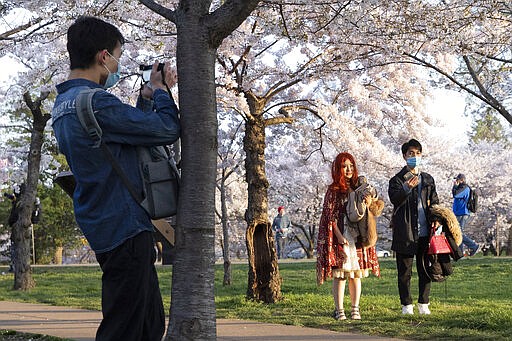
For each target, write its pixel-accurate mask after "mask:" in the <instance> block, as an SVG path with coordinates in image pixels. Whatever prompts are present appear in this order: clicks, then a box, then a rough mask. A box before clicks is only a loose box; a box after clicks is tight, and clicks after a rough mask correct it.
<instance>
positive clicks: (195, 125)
mask: <svg viewBox="0 0 512 341" xmlns="http://www.w3.org/2000/svg"><path fill="white" fill-rule="evenodd" d="M139 1H140V2H141V3H143V4H144V5H145V6H147V7H148V8H150V9H152V10H153V11H155V12H157V13H159V14H161V15H162V16H164V17H166V18H167V19H169V20H171V21H172V22H174V24H175V25H176V28H177V37H178V38H177V45H176V51H177V65H178V78H179V97H180V98H179V103H180V111H181V125H182V135H181V142H182V163H181V164H182V177H181V179H182V186H181V188H180V201H179V207H178V215H177V231H176V259H175V261H174V265H173V272H172V276H173V281H172V290H171V295H172V297H171V311H170V318H169V328H168V330H167V335H166V340H180V341H182V340H183V341H184V340H215V339H216V315H215V300H214V299H215V297H214V290H213V288H214V261H215V243H214V241H215V183H216V179H215V176H216V173H217V172H216V161H217V110H216V109H217V107H216V91H215V58H216V52H217V48H218V47H219V45H220V44H221V43H222V40H223V39H224V38H225V37H227V36H228V35H229V34H230V33H231V32H233V30H235V29H236V28H237V27H238V26H239V25H240V24H241V23H242V22H243V21H244V20H245V18H247V16H249V14H250V13H251V12H252V10H253V9H254V8H255V7H256V5H257V4H258V2H259V0H233V1H228V2H224V3H222V6H220V7H219V8H217V9H216V10H215V11H214V12H213V13H210V6H211V1H204V0H195V1H193V0H191V1H180V2H179V4H178V7H177V8H176V9H175V10H169V9H167V8H165V7H163V6H161V5H159V4H158V3H156V2H155V1H151V0H139Z"/></svg>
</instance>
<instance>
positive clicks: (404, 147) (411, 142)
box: [402, 139, 422, 155]
mask: <svg viewBox="0 0 512 341" xmlns="http://www.w3.org/2000/svg"><path fill="white" fill-rule="evenodd" d="M410 147H414V148H418V150H419V151H420V152H422V150H421V143H420V142H419V141H418V140H415V139H410V140H409V141H407V142H406V143H404V144H403V145H402V155H405V154H406V153H407V151H408V150H409V148H410Z"/></svg>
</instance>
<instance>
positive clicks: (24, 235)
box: [14, 92, 50, 290]
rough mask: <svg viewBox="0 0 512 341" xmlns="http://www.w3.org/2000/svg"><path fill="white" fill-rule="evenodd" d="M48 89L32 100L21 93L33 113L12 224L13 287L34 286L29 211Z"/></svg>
mask: <svg viewBox="0 0 512 341" xmlns="http://www.w3.org/2000/svg"><path fill="white" fill-rule="evenodd" d="M48 95H49V92H43V93H41V95H40V96H39V98H37V100H36V101H35V102H34V101H33V100H32V97H31V96H30V93H28V92H26V93H24V94H23V99H24V100H25V103H26V104H27V107H28V108H29V109H30V112H31V113H32V117H33V121H32V131H31V136H30V147H29V153H28V162H27V164H28V166H27V181H26V183H25V189H24V191H23V193H21V202H20V211H19V217H18V221H17V222H16V223H15V224H14V237H15V250H14V252H15V254H16V256H15V257H16V259H15V264H14V289H15V290H28V289H31V288H33V287H34V285H35V283H34V280H33V279H32V269H31V267H30V244H31V243H30V241H31V238H32V233H31V230H30V226H31V224H32V222H31V218H32V211H33V210H34V202H35V200H36V193H37V183H38V180H39V166H40V164H41V149H42V146H43V141H44V127H45V126H46V122H47V121H48V120H49V119H50V115H49V114H43V113H42V102H43V101H44V100H45V99H46V98H47V97H48Z"/></svg>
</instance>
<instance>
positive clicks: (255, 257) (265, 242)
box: [244, 98, 282, 303]
mask: <svg viewBox="0 0 512 341" xmlns="http://www.w3.org/2000/svg"><path fill="white" fill-rule="evenodd" d="M253 99H254V98H253ZM249 103H250V104H249V106H250V107H251V112H254V113H255V112H259V113H261V112H262V110H261V108H262V106H263V103H258V102H257V101H252V102H251V101H250V102H249ZM252 117H253V119H250V120H248V121H247V124H246V126H245V129H246V130H245V136H244V150H245V153H246V158H245V171H246V179H247V185H248V205H247V212H246V215H245V219H246V221H247V232H246V244H247V255H248V257H249V276H248V285H247V297H248V298H249V299H254V300H257V301H263V302H265V303H274V302H276V301H279V300H280V299H281V298H282V295H281V282H282V279H281V276H280V274H279V267H278V264H277V254H276V251H275V244H274V236H273V233H272V229H271V224H270V221H269V218H268V213H267V212H268V197H267V194H268V193H267V192H268V186H269V183H268V180H267V176H266V173H265V122H264V120H263V117H262V116H261V115H260V116H255V115H253V116H252Z"/></svg>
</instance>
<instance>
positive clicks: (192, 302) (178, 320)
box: [166, 12, 217, 340]
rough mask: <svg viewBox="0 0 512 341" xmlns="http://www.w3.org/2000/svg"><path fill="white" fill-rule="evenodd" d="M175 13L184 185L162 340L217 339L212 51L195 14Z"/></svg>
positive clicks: (213, 65) (215, 144) (213, 63)
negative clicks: (167, 322) (187, 15)
mask: <svg viewBox="0 0 512 341" xmlns="http://www.w3.org/2000/svg"><path fill="white" fill-rule="evenodd" d="M182 14H183V13H180V12H178V15H177V23H176V26H177V29H178V40H177V63H178V77H179V79H180V82H179V100H180V101H179V102H180V112H181V113H180V115H181V125H182V132H183V134H182V136H181V146H182V161H181V165H182V186H181V188H180V201H179V210H178V216H177V229H176V245H175V247H176V258H175V261H174V263H173V272H172V277H173V278H172V292H171V297H172V299H171V309H170V319H169V328H168V331H167V335H166V340H215V339H216V314H215V302H214V261H215V253H214V249H215V248H214V240H215V239H214V238H215V215H214V209H213V208H214V207H215V183H216V181H215V175H216V161H217V111H216V98H215V73H214V70H215V54H216V49H214V48H212V47H211V46H210V45H209V44H208V41H207V39H206V38H207V32H206V29H205V27H204V26H202V25H201V23H200V21H199V20H198V19H196V20H193V19H194V18H190V17H189V18H187V20H185V19H184V18H182V17H180V15H182Z"/></svg>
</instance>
